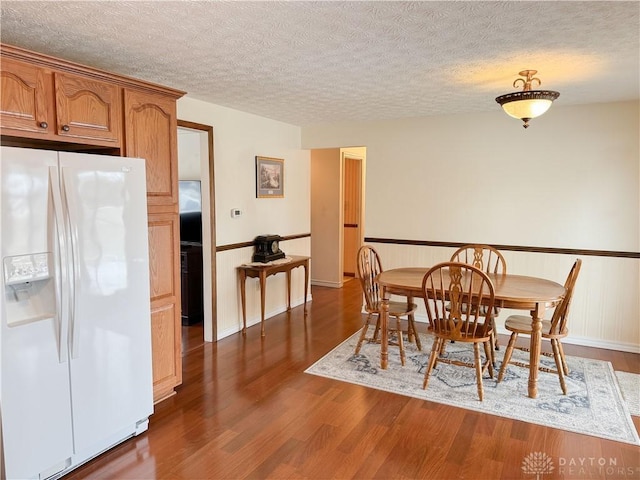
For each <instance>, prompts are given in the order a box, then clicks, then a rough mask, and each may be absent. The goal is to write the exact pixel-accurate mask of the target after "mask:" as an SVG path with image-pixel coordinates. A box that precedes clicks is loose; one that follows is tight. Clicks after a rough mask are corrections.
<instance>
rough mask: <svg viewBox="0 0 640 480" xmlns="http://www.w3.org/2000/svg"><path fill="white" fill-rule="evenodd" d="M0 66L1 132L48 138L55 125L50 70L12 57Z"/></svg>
mask: <svg viewBox="0 0 640 480" xmlns="http://www.w3.org/2000/svg"><path fill="white" fill-rule="evenodd" d="M0 68H1V70H0V82H2V83H1V88H2V91H1V93H0V118H1V120H2V123H1V125H2V133H3V134H6V135H18V136H27V137H31V138H47V137H48V136H49V135H50V134H51V133H52V132H53V131H54V127H55V121H54V116H53V80H52V74H51V72H50V71H47V70H45V69H44V68H41V67H37V66H35V65H31V64H28V63H23V62H19V61H17V60H13V59H9V58H3V59H2V63H1V64H0Z"/></svg>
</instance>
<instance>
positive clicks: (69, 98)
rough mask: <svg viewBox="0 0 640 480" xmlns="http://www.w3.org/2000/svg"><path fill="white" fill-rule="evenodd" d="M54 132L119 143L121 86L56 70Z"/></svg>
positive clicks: (120, 130)
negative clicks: (55, 124) (55, 123)
mask: <svg viewBox="0 0 640 480" xmlns="http://www.w3.org/2000/svg"><path fill="white" fill-rule="evenodd" d="M54 79H55V94H56V117H57V126H56V133H57V134H58V135H61V136H64V137H70V138H78V139H85V140H90V141H92V143H94V142H95V141H98V142H100V143H102V142H107V143H113V145H114V146H119V145H120V138H121V132H122V97H121V92H122V88H120V87H119V86H118V85H115V84H111V83H105V82H100V81H96V80H92V79H88V78H84V77H80V76H77V75H70V74H67V73H55V74H54Z"/></svg>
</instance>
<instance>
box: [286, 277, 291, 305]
mask: <svg viewBox="0 0 640 480" xmlns="http://www.w3.org/2000/svg"><path fill="white" fill-rule="evenodd" d="M290 311H291V269H289V270H287V312H290Z"/></svg>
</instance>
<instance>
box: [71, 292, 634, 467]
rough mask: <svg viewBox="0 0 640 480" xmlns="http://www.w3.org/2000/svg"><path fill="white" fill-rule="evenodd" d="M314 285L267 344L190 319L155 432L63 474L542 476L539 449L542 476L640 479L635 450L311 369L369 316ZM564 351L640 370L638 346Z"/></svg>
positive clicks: (350, 298) (355, 302)
mask: <svg viewBox="0 0 640 480" xmlns="http://www.w3.org/2000/svg"><path fill="white" fill-rule="evenodd" d="M312 293H313V302H311V303H310V304H309V314H308V316H307V318H306V320H305V318H304V316H303V309H302V307H297V308H294V309H293V310H292V311H291V312H290V314H286V313H285V314H281V315H278V316H277V317H274V318H272V319H269V320H267V323H266V337H265V338H261V337H260V326H259V325H256V326H253V327H251V328H249V329H248V332H247V336H246V338H244V337H242V335H240V334H236V335H233V336H231V337H228V338H225V339H223V340H221V341H219V342H218V343H214V344H204V343H203V342H202V341H201V333H199V332H201V330H200V329H198V327H195V328H194V327H185V330H186V332H185V337H184V339H183V345H184V351H185V356H184V375H183V385H182V386H181V387H180V388H179V389H178V393H177V395H175V396H174V397H172V398H170V399H168V400H165V401H164V402H162V403H160V404H158V405H156V408H155V413H154V415H153V416H152V417H151V421H150V426H149V430H148V431H147V432H145V433H144V434H142V435H140V436H138V437H136V438H133V439H130V440H128V441H127V442H125V443H123V444H121V445H119V446H118V447H116V448H114V449H112V450H110V451H108V452H106V453H105V454H103V455H102V456H100V457H98V458H97V459H95V460H93V461H91V462H89V463H88V464H86V465H84V466H82V467H80V468H79V469H77V470H75V471H74V472H72V473H70V474H69V475H68V476H67V477H66V479H68V480H72V479H155V478H158V479H243V478H253V479H267V478H273V479H276V478H304V479H368V478H379V479H391V478H401V479H413V478H421V479H443V480H445V479H447V480H448V479H482V480H485V479H520V478H522V479H534V478H536V476H535V475H531V474H530V473H525V472H523V470H522V462H523V460H524V458H525V457H526V456H528V455H530V454H531V453H533V452H542V453H545V454H546V455H547V456H550V457H552V459H553V462H554V464H555V469H554V471H553V472H552V473H551V474H545V475H544V476H540V478H541V479H551V478H567V479H568V478H578V479H587V478H588V479H605V478H606V479H631V478H635V479H637V478H640V447H635V446H632V445H627V444H622V443H618V442H613V441H607V440H601V439H599V438H595V437H590V436H585V435H578V434H574V433H570V432H566V431H562V430H555V429H553V428H548V427H541V426H537V425H533V424H529V423H524V422H520V421H514V420H509V419H506V418H501V417H496V416H492V415H486V414H481V413H476V412H472V411H469V410H463V409H459V408H454V407H448V406H445V405H440V404H436V403H431V402H426V401H423V400H417V399H413V398H408V397H403V396H400V395H395V394H390V393H386V392H381V391H377V390H373V389H367V388H364V387H360V386H357V385H351V384H347V383H342V382H338V381H333V380H329V379H325V378H321V377H317V376H313V375H307V374H305V373H303V372H304V370H305V369H306V368H307V367H308V366H309V365H311V364H312V363H313V362H315V361H316V360H318V359H319V358H320V357H322V356H323V355H324V354H326V353H327V352H328V351H329V350H331V349H332V348H333V347H335V346H336V345H337V344H338V343H340V342H341V341H342V340H344V339H346V338H347V337H348V336H349V335H351V334H352V333H354V332H355V331H356V330H358V329H359V328H360V326H361V321H362V316H361V315H360V301H361V295H360V287H359V284H358V282H347V283H346V284H345V287H344V288H342V289H339V290H337V289H330V288H321V287H314V288H313V289H312ZM501 342H502V345H506V338H505V339H501ZM565 351H566V354H567V355H580V356H585V357H592V358H599V359H603V360H609V361H611V362H612V363H613V365H614V368H615V369H616V370H625V371H630V372H635V373H640V355H637V354H629V353H622V352H614V351H610V350H599V349H591V348H584V347H575V346H571V345H566V347H565ZM541 375H545V374H541ZM634 423H635V425H636V428H638V429H640V419H639V418H637V417H634ZM562 459H564V462H565V465H564V467H563V468H562V467H561V465H560V463H561V462H562V461H563V460H562ZM602 459H604V460H602ZM571 461H573V462H582V466H580V465H578V466H571V465H570V463H571ZM602 461H606V463H607V465H606V467H601V466H599V463H601V462H602ZM612 461H614V462H615V466H612V465H611V462H612ZM594 462H595V463H594Z"/></svg>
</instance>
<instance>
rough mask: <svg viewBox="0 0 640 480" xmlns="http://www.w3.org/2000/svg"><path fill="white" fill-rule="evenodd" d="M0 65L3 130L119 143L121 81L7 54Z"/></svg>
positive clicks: (92, 142)
mask: <svg viewBox="0 0 640 480" xmlns="http://www.w3.org/2000/svg"><path fill="white" fill-rule="evenodd" d="M0 68H1V70H0V72H1V73H0V75H1V79H2V97H0V111H1V117H0V119H1V121H2V123H1V124H0V125H1V128H2V134H3V135H8V136H14V137H28V138H37V139H43V140H52V141H62V142H72V143H82V144H90V145H97V146H105V147H114V148H118V147H120V144H121V138H122V87H120V86H119V85H116V84H113V83H108V82H102V81H99V80H94V79H91V78H88V77H83V76H80V75H73V74H69V73H60V72H55V71H52V70H51V69H48V68H45V67H41V66H38V65H33V64H29V63H25V62H21V61H18V60H14V59H11V58H3V59H2V64H1V66H0Z"/></svg>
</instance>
